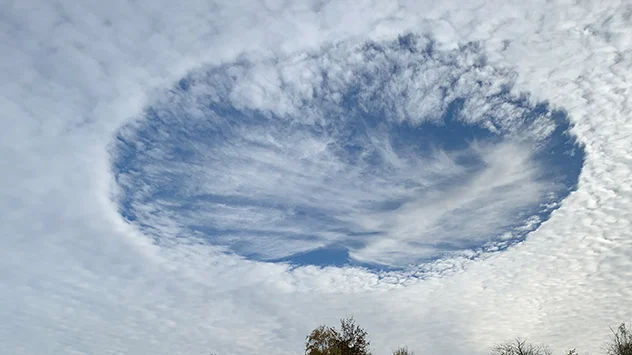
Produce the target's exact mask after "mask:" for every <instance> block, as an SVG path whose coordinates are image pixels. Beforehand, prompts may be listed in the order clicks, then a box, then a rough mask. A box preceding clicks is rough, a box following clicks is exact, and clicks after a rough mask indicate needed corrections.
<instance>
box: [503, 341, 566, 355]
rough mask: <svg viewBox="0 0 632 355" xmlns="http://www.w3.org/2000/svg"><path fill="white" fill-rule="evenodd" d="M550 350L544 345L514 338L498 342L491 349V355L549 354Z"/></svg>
mask: <svg viewBox="0 0 632 355" xmlns="http://www.w3.org/2000/svg"><path fill="white" fill-rule="evenodd" d="M551 354H553V353H552V352H551V350H549V348H548V347H547V346H545V345H534V344H531V343H527V341H526V340H525V339H520V338H516V339H515V340H514V341H511V342H507V343H503V344H498V345H496V346H495V347H494V348H493V349H492V355H551Z"/></svg>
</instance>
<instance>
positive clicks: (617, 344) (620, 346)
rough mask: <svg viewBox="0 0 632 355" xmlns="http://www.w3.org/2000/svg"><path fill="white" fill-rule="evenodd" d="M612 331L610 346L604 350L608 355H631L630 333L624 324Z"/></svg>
mask: <svg viewBox="0 0 632 355" xmlns="http://www.w3.org/2000/svg"><path fill="white" fill-rule="evenodd" d="M610 330H611V331H612V338H611V340H610V344H608V346H607V348H606V352H607V353H608V355H632V331H630V330H629V329H628V328H627V327H626V325H625V323H621V324H620V325H619V327H618V328H617V329H616V330H614V329H612V328H610Z"/></svg>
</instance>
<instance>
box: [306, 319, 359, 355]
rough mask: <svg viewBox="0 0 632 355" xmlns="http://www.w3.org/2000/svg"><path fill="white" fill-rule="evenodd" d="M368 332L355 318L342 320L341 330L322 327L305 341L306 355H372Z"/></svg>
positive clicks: (315, 330)
mask: <svg viewBox="0 0 632 355" xmlns="http://www.w3.org/2000/svg"><path fill="white" fill-rule="evenodd" d="M369 345H370V342H369V341H368V340H367V332H366V331H365V330H364V329H363V328H362V327H360V326H359V325H357V324H355V321H354V320H353V318H344V319H341V320H340V330H338V329H336V328H335V327H328V326H324V325H321V326H320V327H318V328H316V329H314V330H313V331H312V333H311V334H310V335H308V336H307V338H306V341H305V355H371V351H370V350H369Z"/></svg>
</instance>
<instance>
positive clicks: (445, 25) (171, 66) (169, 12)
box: [0, 1, 632, 354]
mask: <svg viewBox="0 0 632 355" xmlns="http://www.w3.org/2000/svg"><path fill="white" fill-rule="evenodd" d="M4 7H5V10H6V11H3V13H4V14H5V15H4V16H3V18H2V21H0V27H1V29H2V30H1V31H0V33H1V35H0V36H2V39H1V40H0V50H1V51H2V53H11V55H9V56H3V57H2V58H1V59H0V64H1V65H0V68H2V69H0V70H1V71H2V76H3V78H4V79H5V80H4V81H3V84H2V85H1V86H0V105H1V107H2V112H3V118H4V119H3V123H4V125H3V129H2V131H1V133H0V135H1V136H0V138H1V139H0V142H1V143H0V154H1V157H2V159H0V161H2V162H1V163H0V167H2V171H3V174H2V176H1V177H0V197H1V198H0V208H1V213H0V215H1V217H0V226H1V227H0V232H1V233H0V235H1V236H2V237H1V238H0V243H2V244H1V248H0V260H1V261H0V270H3V272H2V273H1V274H0V280H1V281H0V296H1V297H2V299H4V300H7V302H4V303H3V305H2V306H0V319H2V322H0V348H2V349H7V351H9V352H11V353H15V354H33V353H43V352H46V351H49V352H63V353H69V354H73V353H77V354H80V353H104V354H116V353H139V354H142V353H152V354H160V353H173V352H177V353H200V352H207V351H215V352H218V353H251V352H253V350H254V347H255V345H256V346H257V350H266V349H270V350H272V349H274V350H275V351H277V352H281V353H288V354H289V353H296V352H299V351H301V346H302V344H301V343H302V339H303V336H304V335H305V334H306V333H307V332H308V331H309V330H310V329H311V327H314V326H316V325H318V324H319V323H321V322H327V323H333V322H335V320H336V319H337V318H338V317H340V316H342V315H347V314H355V315H356V317H357V319H358V320H359V321H360V322H361V324H364V325H366V327H367V328H368V330H369V332H370V335H371V337H372V340H373V344H374V346H375V348H376V350H377V351H379V352H381V351H387V350H389V349H390V348H392V347H394V346H396V345H399V343H403V342H406V343H408V345H409V346H410V347H411V348H413V349H415V350H418V352H419V353H421V352H424V351H425V352H429V353H457V354H458V353H472V352H475V353H484V352H485V350H486V349H488V347H489V346H490V345H491V344H492V343H494V342H496V341H501V340H504V339H506V338H511V337H513V336H515V335H524V336H529V337H531V338H532V339H534V340H537V341H543V342H549V343H551V345H553V346H554V347H555V348H560V349H561V348H563V347H566V346H577V347H578V348H580V349H586V350H588V351H591V352H597V351H598V350H599V344H600V342H602V341H603V339H606V337H607V327H606V326H607V325H608V324H614V323H617V322H619V321H621V320H626V319H630V318H631V317H632V315H631V314H630V313H629V311H628V310H629V309H630V307H629V302H630V301H629V300H630V299H632V297H631V296H632V295H630V291H629V287H626V286H627V285H628V283H629V280H630V277H632V275H631V274H630V273H631V272H630V271H629V270H632V268H630V265H629V263H630V260H631V259H630V256H631V255H630V254H631V250H632V246H631V245H630V241H631V240H632V238H631V236H630V229H629V221H630V220H631V216H630V212H629V211H630V210H631V209H630V208H629V207H630V201H631V197H632V196H631V193H630V189H629V188H627V186H631V185H630V181H629V180H630V176H632V174H631V171H630V162H631V159H630V153H629V152H630V149H629V147H628V145H629V144H628V141H629V139H628V138H629V135H630V132H629V128H628V127H631V126H630V124H629V122H628V121H629V117H630V115H629V106H630V103H629V95H628V92H627V90H628V87H627V84H626V83H627V82H629V80H628V79H629V78H628V76H629V65H628V62H629V61H627V60H626V59H628V57H629V56H630V54H629V53H630V43H629V42H628V41H627V38H629V32H630V26H629V19H628V17H629V16H628V15H627V14H629V9H626V7H625V4H620V3H616V2H613V3H608V4H600V5H599V8H595V7H593V5H592V4H582V3H578V4H574V5H571V4H567V3H564V2H561V3H556V2H550V3H546V4H545V3H538V4H536V3H529V4H526V3H524V2H517V3H506V2H503V3H502V4H499V3H495V2H489V3H482V2H481V3H477V2H473V1H467V2H460V3H459V2H457V3H446V4H441V5H432V4H429V3H427V2H415V3H414V4H413V3H406V2H402V3H400V4H399V6H394V5H393V4H392V3H382V2H379V1H374V2H361V3H358V2H353V3H349V2H336V3H331V2H330V3H317V2H314V3H303V4H299V5H291V6H290V5H282V4H273V3H250V2H234V3H231V4H214V3H205V2H192V3H187V4H186V5H181V4H178V5H175V3H174V4H172V3H166V2H134V3H131V2H125V1H120V2H116V3H108V4H105V3H104V4H82V5H81V6H70V5H68V4H64V5H59V6H53V5H42V4H37V6H35V4H32V3H29V2H20V4H17V5H12V6H11V7H9V6H7V5H5V6H4ZM410 30H414V31H415V32H419V33H428V34H429V36H430V38H433V39H434V41H435V42H436V45H437V51H441V53H450V52H449V51H450V50H458V49H459V46H463V45H464V44H465V43H470V42H471V41H475V43H479V44H478V45H479V46H480V53H484V54H485V55H484V56H483V57H484V58H485V61H486V63H487V64H486V65H484V66H482V67H480V68H477V67H476V66H477V65H478V64H477V63H476V62H473V61H470V59H468V58H471V57H468V56H457V58H455V60H462V61H463V63H462V64H460V65H461V67H462V68H464V70H465V69H466V68H471V67H472V66H474V67H475V68H477V69H474V70H473V72H477V71H481V70H483V71H484V70H498V71H502V73H501V74H498V75H497V76H493V75H491V74H486V75H485V77H489V78H491V80H490V82H489V85H490V88H489V89H487V90H483V91H482V93H485V92H492V91H493V90H492V87H493V86H494V85H499V84H501V83H506V81H507V78H511V82H512V84H513V85H514V86H513V89H512V90H513V93H514V94H517V93H519V92H527V93H530V94H531V95H532V96H531V97H530V98H527V100H532V101H533V102H540V101H548V102H549V103H550V104H551V106H552V108H560V109H566V110H567V111H568V114H569V117H570V118H571V119H572V121H573V123H574V127H573V128H572V130H571V131H572V133H573V134H574V135H575V136H576V137H577V138H578V139H579V140H580V141H581V142H582V144H583V146H584V149H585V151H586V153H587V155H586V160H585V162H584V165H583V168H582V174H581V176H580V179H579V184H578V190H577V191H576V192H574V193H572V194H571V195H570V196H569V197H568V198H567V199H565V200H564V202H563V204H562V207H561V208H560V209H558V210H556V211H555V212H554V213H553V214H552V216H551V219H549V220H548V221H547V222H545V223H543V224H542V225H541V226H540V227H539V228H538V230H537V231H535V232H532V233H531V234H529V236H528V238H527V240H526V241H525V242H524V243H522V244H520V245H518V246H515V247H513V248H510V249H509V250H506V251H503V252H500V253H496V254H493V255H486V256H484V257H483V259H482V260H477V261H469V260H468V258H462V257H461V258H455V259H447V260H439V261H437V262H436V263H433V264H430V265H427V266H426V268H427V270H430V271H428V272H426V273H423V275H424V276H423V277H421V278H414V277H410V275H408V274H406V273H401V274H376V273H372V272H370V271H367V270H363V269H358V268H332V267H329V268H317V267H305V268H290V267H288V266H286V265H281V264H276V265H271V264H266V263H257V262H253V261H248V260H244V259H241V258H237V257H231V256H226V255H223V254H222V253H218V251H217V250H215V249H214V248H211V247H205V246H203V245H199V244H196V242H195V240H194V239H189V241H190V242H188V243H184V242H182V240H178V243H174V240H173V239H162V240H161V242H155V243H154V242H153V241H152V239H151V233H146V231H144V230H139V229H138V228H136V227H135V226H134V225H130V224H128V223H126V222H125V220H124V219H123V218H122V217H121V216H120V215H119V214H118V211H117V205H116V203H115V202H114V201H113V200H115V198H113V196H112V195H111V191H112V189H113V188H114V186H115V184H114V182H113V176H114V173H113V170H114V169H113V167H112V162H111V160H110V155H109V152H110V151H111V149H112V145H113V143H112V142H113V141H114V140H115V138H116V132H117V130H118V129H119V128H120V127H121V126H122V125H124V124H126V123H127V122H129V120H130V119H133V118H135V117H138V115H140V114H141V113H142V110H143V109H144V108H145V107H146V105H148V104H152V103H155V102H158V101H160V100H161V99H162V98H164V97H165V96H164V94H162V92H163V91H164V90H165V89H168V88H172V87H173V85H174V83H176V82H178V80H180V79H181V78H183V77H185V76H186V75H187V73H188V72H189V71H192V70H193V71H195V70H199V69H200V68H208V67H214V66H218V65H228V66H230V65H232V63H235V62H239V61H257V62H262V61H263V62H265V61H266V60H267V61H270V62H272V63H274V62H275V61H276V63H278V64H274V65H273V67H275V68H284V69H283V70H287V71H288V72H287V73H286V74H284V75H285V76H283V75H281V74H283V73H281V74H278V73H266V71H265V69H266V68H269V67H270V66H262V67H260V68H259V71H258V68H255V69H248V68H242V69H240V68H239V65H236V66H234V68H233V69H232V70H235V71H236V73H235V74H234V75H235V76H239V75H241V77H243V78H248V79H249V80H250V79H252V80H254V82H255V83H256V85H251V86H245V84H247V83H248V82H246V81H245V82H241V83H240V84H241V85H242V87H241V90H238V91H234V92H233V93H232V96H230V99H231V100H232V104H236V103H239V104H240V105H241V106H240V109H243V110H247V109H248V108H253V107H262V106H265V105H270V107H269V108H268V110H269V111H268V112H269V113H272V112H275V113H276V114H277V115H280V116H283V115H290V114H294V113H296V112H295V111H292V109H293V108H296V107H297V102H299V101H300V100H299V99H302V98H304V97H309V95H310V88H313V87H315V86H316V84H315V82H314V80H315V79H314V78H318V76H317V75H316V74H310V71H308V70H305V67H304V66H303V65H302V63H304V62H305V61H302V60H301V59H300V58H302V57H301V56H303V57H310V56H315V57H317V58H322V60H323V61H327V60H330V59H329V58H327V57H326V56H323V53H327V51H328V49H330V48H332V47H335V46H338V45H342V46H345V45H349V46H352V45H361V44H363V43H367V41H371V40H374V41H382V40H386V39H394V38H395V37H396V36H397V35H399V34H402V33H406V32H407V31H410ZM461 51H463V49H461ZM334 52H335V50H334ZM341 53H344V51H342V52H341ZM474 57H475V58H478V57H480V56H474ZM344 59H345V60H346V61H344V62H338V63H339V64H338V68H336V67H335V66H331V67H328V69H330V70H331V72H332V73H333V72H334V70H338V72H336V75H334V76H335V77H336V78H339V79H338V80H340V81H341V82H340V83H332V84H331V85H344V84H345V83H346V82H345V76H344V74H345V73H346V70H345V68H348V67H349V66H352V65H353V61H354V60H359V58H358V57H354V56H349V57H348V58H344ZM378 59H379V58H378ZM292 60H295V61H297V62H298V64H297V65H296V66H295V67H292V65H291V63H292ZM388 60H393V59H392V58H390V59H388ZM308 62H309V60H308ZM362 65H363V64H362V62H360V63H359V64H358V67H362ZM380 65H381V64H380V63H379V62H376V63H375V68H380V67H381V66H380ZM317 67H318V66H315V68H317ZM240 70H241V72H240ZM248 70H250V71H248ZM505 70H506V71H505ZM240 73H242V74H240ZM314 73H316V72H314ZM338 73H339V74H338ZM433 73H434V72H433ZM450 73H454V71H450ZM310 75H313V77H310ZM436 75H437V76H436V77H432V76H429V77H426V78H425V79H426V80H427V82H428V83H430V84H428V87H429V88H431V87H434V86H433V85H435V84H434V83H436V82H437V80H439V81H441V80H440V78H442V77H443V76H441V75H443V73H436ZM481 75H482V74H481ZM292 76H295V77H296V78H295V79H294V80H293V81H292V82H294V83H297V84H296V85H297V86H296V87H295V88H291V90H287V91H283V92H279V91H278V89H279V86H278V85H277V84H275V83H279V82H282V81H279V80H280V79H279V78H288V77H292ZM476 77H477V76H467V75H466V76H462V78H463V80H464V81H463V82H462V86H461V88H462V89H463V90H467V88H470V87H472V85H473V82H472V81H469V80H471V79H472V78H476ZM433 78H434V79H433ZM433 80H435V81H433ZM251 83H252V81H251ZM299 83H304V84H303V85H299ZM392 84H393V85H394V86H396V85H398V83H397V82H395V81H394V82H393V83H392ZM283 89H284V90H286V89H287V88H285V87H284V88H283ZM288 92H293V93H296V94H295V96H291V95H286V94H287V93H288ZM387 92H388V91H387ZM209 94H212V93H209ZM223 94H224V93H222V92H218V93H216V95H218V97H220V96H221V95H223ZM280 94H283V95H280ZM432 94H433V92H432V91H428V92H424V94H423V95H422V96H421V98H423V100H421V101H420V102H422V103H423V104H420V105H418V106H410V107H402V108H400V109H399V111H398V110H395V111H394V112H393V114H392V117H391V119H392V120H393V121H394V122H398V120H399V119H401V118H402V117H404V116H406V115H407V114H410V113H411V112H415V113H416V115H417V116H424V113H431V112H433V111H432V110H433V109H436V108H437V107H440V105H439V104H438V103H437V102H438V101H437V100H438V99H437V98H436V96H433V95H432ZM467 94H468V95H471V94H472V92H467ZM275 95H276V96H275ZM222 97H224V96H222ZM474 97H477V98H478V99H477V100H474V101H471V102H470V103H469V106H464V109H466V110H467V111H468V112H469V113H470V117H474V118H476V117H482V116H481V115H483V114H484V112H487V111H489V107H487V105H489V103H490V102H493V97H490V96H486V95H479V96H474ZM332 99H335V98H332ZM296 100H299V101H296ZM428 100H429V101H428ZM500 109H503V110H505V111H504V113H502V114H499V117H501V118H503V119H506V118H508V117H521V115H520V114H516V111H515V109H516V108H515V107H511V106H509V107H506V106H503V105H500V106H498V107H496V110H500ZM495 112H500V111H495ZM313 117H314V116H306V117H305V118H306V119H308V118H313ZM498 121H499V122H500V121H501V120H498ZM308 122H309V121H308ZM494 123H498V122H495V121H494ZM267 128H268V129H270V128H271V127H269V126H268V127H267ZM545 131H546V130H545ZM299 132H300V131H299V130H296V132H295V134H296V135H295V136H292V135H289V136H287V137H286V136H283V137H284V139H285V138H287V141H285V140H284V142H285V143H286V144H289V143H291V142H299V143H301V144H300V145H297V148H300V149H297V150H296V151H295V152H294V151H293V153H294V154H299V153H300V152H301V151H303V152H312V151H314V149H315V148H314V147H318V146H319V144H320V143H322V142H321V141H317V140H316V141H311V142H310V141H309V140H303V139H301V138H302V137H301V136H300V135H298V133H299ZM272 133H274V132H272ZM272 133H271V134H272ZM278 134H279V135H282V132H281V131H279V132H278ZM240 137H244V139H246V138H248V139H250V141H248V142H249V144H250V143H252V140H256V139H263V138H261V137H265V135H256V137H248V136H245V135H240ZM378 137H379V136H378ZM272 138H274V135H272ZM378 141H379V142H380V143H383V144H382V145H378V147H380V149H381V152H383V154H384V156H385V157H389V161H390V162H397V160H396V159H394V156H392V155H389V146H388V145H387V144H385V143H386V142H385V141H384V140H378ZM264 143H265V144H267V145H270V146H274V143H275V142H274V140H264V141H262V142H258V144H264ZM518 147H520V145H517V146H514V149H518V151H520V149H519V148H518ZM324 152H325V153H326V150H325V151H324ZM485 152H486V155H485V157H487V158H491V157H494V154H493V153H494V150H493V149H491V150H489V151H485ZM263 153H264V152H261V153H260V155H258V157H259V158H260V160H259V161H261V162H265V163H266V164H272V163H274V158H275V156H274V155H265V154H263ZM318 158H319V157H318V156H315V157H310V159H312V161H314V162H320V163H323V164H324V163H335V161H333V160H332V159H331V158H330V157H327V156H325V158H328V159H325V158H323V157H321V160H318ZM499 161H500V162H501V164H499V167H500V166H504V165H503V164H508V162H507V161H506V160H504V159H500V160H499ZM510 162H511V161H510ZM510 162H509V163H510ZM236 163H237V162H235V164H236ZM174 164H175V163H174ZM442 166H443V165H442ZM505 168H509V167H507V166H505ZM239 171H241V170H239ZM518 172H519V173H521V174H522V176H528V173H526V172H521V171H518ZM521 174H518V176H520V175H521ZM223 176H224V177H226V175H223ZM239 176H241V175H239ZM510 176H513V175H510ZM299 181H300V180H299ZM306 181H307V182H309V181H311V180H309V179H308V180H306ZM509 181H511V180H509ZM191 186H196V185H195V184H194V185H191ZM477 186H478V185H477ZM481 186H488V185H485V184H483V185H481ZM534 186H536V187H537V184H535V185H534ZM263 187H265V186H263ZM351 192H353V190H351ZM519 192H520V191H515V192H514V193H516V194H517V193H519ZM138 193H142V191H138ZM292 196H294V195H292ZM258 213H259V211H257V210H253V211H252V212H251V213H248V214H247V216H248V218H257V216H258ZM265 213H266V216H268V215H269V213H270V211H269V210H266V211H265ZM210 214H211V215H213V214H212V213H210ZM233 218H240V214H234V215H233ZM393 220H395V221H397V218H394V219H393ZM157 221H160V222H161V225H156V227H160V231H161V232H164V231H165V230H169V228H171V229H170V230H172V231H173V233H176V232H177V231H179V230H180V229H179V227H180V226H178V225H173V224H171V222H170V221H169V220H160V219H157ZM252 223H254V221H253V222H252ZM391 223H392V224H394V225H395V224H396V223H395V222H391ZM299 226H300V225H299ZM292 227H294V228H296V227H297V225H294V224H292ZM161 243H162V244H161ZM464 259H465V260H464ZM586 305H591V306H590V307H586ZM34 334H36V335H35V336H34ZM450 336H454V337H458V339H462V342H461V343H459V344H454V342H453V341H451V338H450ZM472 349H473V350H472Z"/></svg>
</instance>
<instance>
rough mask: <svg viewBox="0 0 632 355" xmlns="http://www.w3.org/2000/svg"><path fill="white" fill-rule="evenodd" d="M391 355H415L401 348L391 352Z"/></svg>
mask: <svg viewBox="0 0 632 355" xmlns="http://www.w3.org/2000/svg"><path fill="white" fill-rule="evenodd" d="M393 355H415V353H414V352H412V351H410V350H408V347H405V346H402V347H399V348H397V350H395V351H393Z"/></svg>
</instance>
